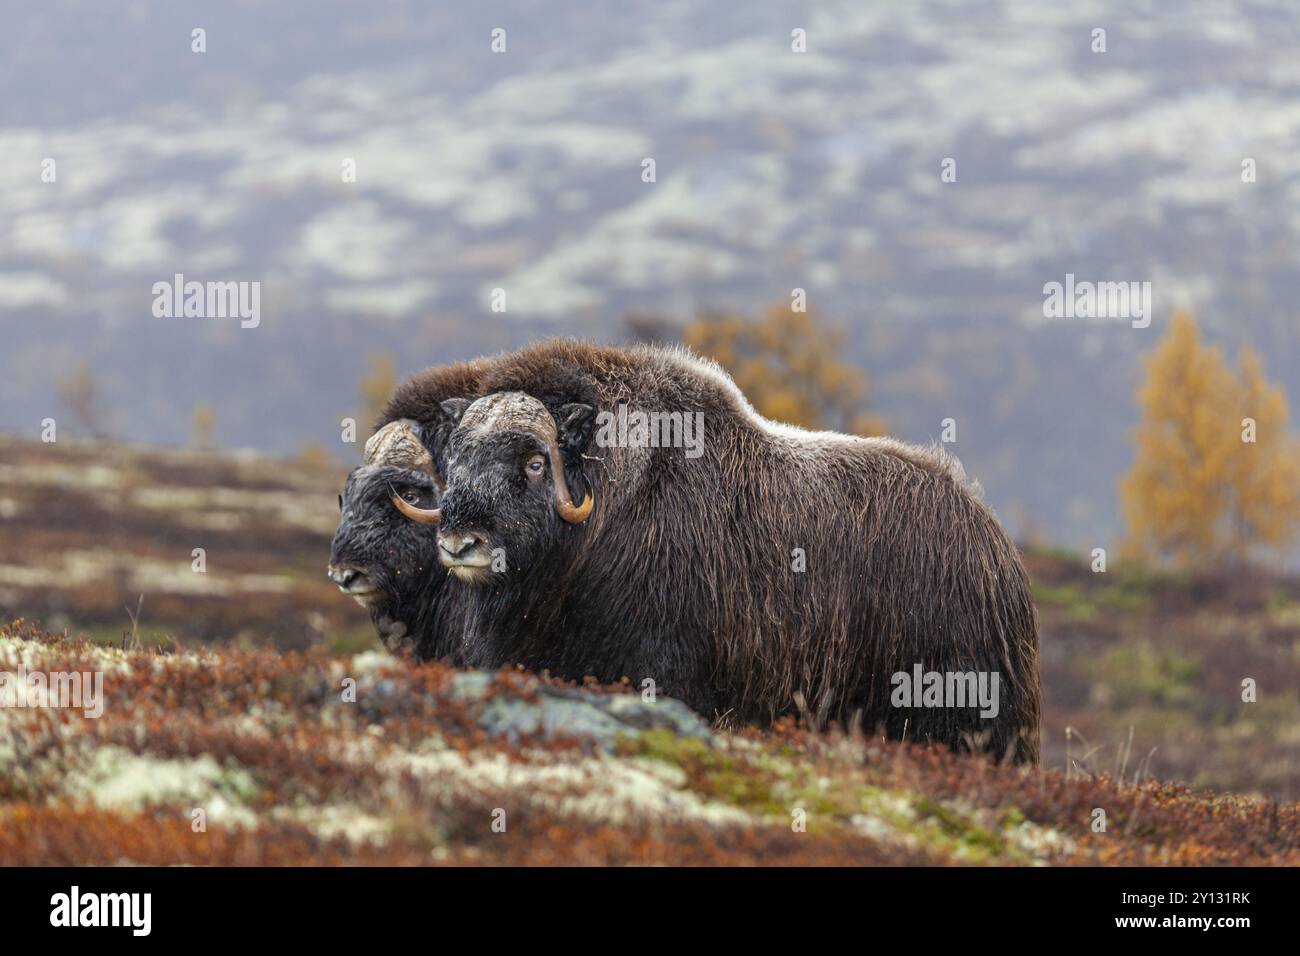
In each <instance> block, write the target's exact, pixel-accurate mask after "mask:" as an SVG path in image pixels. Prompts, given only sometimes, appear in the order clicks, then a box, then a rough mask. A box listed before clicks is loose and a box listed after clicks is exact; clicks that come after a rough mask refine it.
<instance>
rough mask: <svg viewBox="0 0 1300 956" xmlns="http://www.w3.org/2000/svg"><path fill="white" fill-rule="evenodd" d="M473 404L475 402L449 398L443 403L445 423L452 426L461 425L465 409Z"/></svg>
mask: <svg viewBox="0 0 1300 956" xmlns="http://www.w3.org/2000/svg"><path fill="white" fill-rule="evenodd" d="M473 404H474V403H473V401H471V400H470V399H468V398H449V399H447V400H446V401H444V402H442V403H441V407H442V414H443V415H444V416H446V418H445V421H447V422H449V423H450V424H452V425H458V424H460V417H461V416H462V415H464V414H465V409H467V408H469V407H470V406H471V405H473Z"/></svg>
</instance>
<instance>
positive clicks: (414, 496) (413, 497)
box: [402, 488, 421, 505]
mask: <svg viewBox="0 0 1300 956" xmlns="http://www.w3.org/2000/svg"><path fill="white" fill-rule="evenodd" d="M402 498H403V500H404V501H406V503H407V504H412V505H418V504H419V503H420V498H421V495H420V493H419V492H418V491H414V490H413V489H411V488H407V489H406V490H405V491H403V492H402Z"/></svg>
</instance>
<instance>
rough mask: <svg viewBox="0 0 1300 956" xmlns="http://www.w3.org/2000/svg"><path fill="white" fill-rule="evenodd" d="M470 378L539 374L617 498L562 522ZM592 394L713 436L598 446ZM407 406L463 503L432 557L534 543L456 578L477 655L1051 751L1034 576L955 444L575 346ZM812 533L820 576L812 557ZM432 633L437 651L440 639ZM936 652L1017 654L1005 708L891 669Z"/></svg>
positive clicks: (703, 371)
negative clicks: (682, 419) (853, 427)
mask: <svg viewBox="0 0 1300 956" xmlns="http://www.w3.org/2000/svg"><path fill="white" fill-rule="evenodd" d="M460 386H465V388H464V390H463V391H462V392H461V393H460V397H464V398H468V399H472V398H475V397H478V396H484V395H490V394H492V393H496V392H525V393H527V394H529V395H531V396H534V397H536V398H537V399H539V400H540V401H541V402H543V403H544V404H545V405H546V407H547V409H548V410H549V411H550V412H551V414H552V415H553V416H554V417H555V418H556V421H557V423H558V425H559V430H560V433H561V438H562V444H563V451H564V469H565V473H566V475H567V476H568V482H569V485H570V490H571V491H572V494H573V499H574V500H575V501H578V500H580V499H581V497H582V495H583V494H584V493H585V492H586V491H587V490H590V491H592V493H593V494H594V496H595V502H596V505H595V511H594V513H593V514H592V516H591V517H590V518H589V519H588V520H587V521H586V522H585V523H583V524H579V525H570V524H566V523H565V522H563V521H560V520H558V519H557V518H556V516H555V514H554V509H553V508H552V507H550V501H549V499H548V498H547V496H546V494H543V493H539V492H538V487H537V486H535V485H534V484H529V481H532V480H533V479H529V480H528V481H522V480H519V479H516V478H511V477H509V475H510V474H511V469H512V468H513V467H514V464H512V463H517V460H523V458H526V457H527V455H528V454H529V453H530V449H529V448H528V447H526V446H527V442H524V441H522V440H521V439H520V438H519V436H518V435H514V437H513V438H512V437H510V435H509V434H507V435H504V436H503V435H501V434H492V435H481V434H479V435H468V434H465V430H463V429H462V430H459V431H458V430H456V428H455V422H456V419H457V418H458V415H459V412H461V411H463V404H464V403H454V402H453V403H448V404H449V405H452V406H457V407H455V408H452V409H450V410H449V409H448V408H447V407H444V405H443V402H444V400H445V399H446V398H447V397H448V396H449V395H452V394H454V393H455V392H456V391H457V389H458V387H460ZM573 403H580V404H585V405H589V406H591V407H592V409H595V410H609V411H612V410H614V409H616V408H617V406H618V405H619V404H620V403H626V404H627V405H629V406H630V407H631V408H632V409H639V410H643V411H651V410H654V411H681V412H696V411H700V412H703V413H704V423H705V441H704V454H703V456H702V457H700V458H697V459H694V460H691V459H687V458H686V457H685V455H684V454H683V451H682V449H680V448H619V447H615V448H599V447H596V446H595V445H594V444H591V443H590V441H589V439H590V429H589V427H587V428H586V429H584V428H582V427H577V428H573V427H568V426H571V425H572V424H573V423H572V422H570V421H568V419H569V418H571V417H572V414H573V413H572V411H571V409H566V408H565V406H571V405H573ZM562 409H563V411H562ZM396 419H413V420H415V421H417V422H419V423H420V425H421V431H422V435H423V436H424V437H425V439H426V441H427V443H428V444H429V447H430V448H431V449H432V450H433V452H434V457H435V459H436V461H437V465H438V468H439V471H440V472H441V474H443V475H444V476H447V477H448V487H447V498H446V499H444V502H445V504H447V505H448V506H447V507H446V509H445V510H446V512H447V519H446V520H445V521H444V524H443V525H442V526H440V527H435V526H428V525H422V526H420V528H421V530H422V533H423V534H424V535H425V542H426V543H425V547H424V548H423V549H417V550H419V551H420V554H419V555H418V558H419V560H422V561H424V562H425V566H427V561H428V557H429V556H430V554H436V551H434V550H433V549H432V547H431V542H432V540H433V539H434V536H435V533H436V532H438V531H441V532H442V533H443V534H447V533H448V532H449V530H450V531H457V530H464V529H467V528H469V527H470V526H471V525H475V526H477V528H476V530H478V531H481V532H483V536H484V537H485V538H486V539H487V540H488V543H489V544H494V545H500V546H501V547H503V548H504V550H505V553H506V554H508V555H512V556H519V555H522V556H524V557H525V558H526V560H521V561H520V560H515V559H514V558H513V557H512V561H511V567H510V569H509V570H508V571H507V572H505V573H501V574H486V575H482V576H481V577H480V579H479V580H477V581H475V582H474V583H466V582H465V581H444V582H443V585H442V586H443V588H444V589H446V590H447V591H448V593H450V594H452V595H453V597H452V604H453V605H454V608H453V610H454V614H453V615H452V616H453V617H454V618H456V619H458V623H452V624H451V625H449V626H450V627H451V628H452V629H455V628H457V627H459V628H461V629H462V633H461V638H462V641H463V644H462V649H463V652H464V653H463V659H464V660H466V661H468V662H470V663H474V664H477V665H480V666H498V665H502V664H521V665H523V666H525V667H528V668H532V669H538V670H540V669H548V670H550V671H551V672H552V673H553V674H556V675H558V676H563V677H566V678H580V677H583V676H585V675H594V676H595V677H597V678H599V679H601V680H606V681H610V680H617V679H619V678H621V677H624V676H627V677H629V678H631V679H632V681H633V682H634V683H635V684H637V685H638V686H639V685H640V684H641V682H642V680H643V679H645V678H649V679H652V680H654V681H655V683H656V685H657V688H658V690H659V691H660V692H662V693H665V694H668V695H671V696H674V697H678V698H680V699H683V700H684V701H686V702H687V703H688V704H690V705H691V706H692V707H694V708H695V709H697V710H699V711H700V712H702V713H704V714H705V715H707V716H710V717H713V718H715V719H721V720H722V721H723V722H726V723H751V722H752V723H760V724H761V723H767V722H770V721H771V720H772V719H774V718H775V717H776V716H778V715H781V714H785V713H791V712H794V711H796V710H797V709H798V707H799V705H798V704H797V703H796V701H799V700H802V701H803V702H804V703H803V707H804V709H806V710H807V711H809V712H811V713H812V714H814V715H816V716H817V717H819V718H821V719H828V718H833V719H837V720H840V721H843V722H849V721H852V720H853V719H855V716H857V717H859V718H860V719H861V720H862V721H863V723H864V725H865V727H866V729H867V730H868V731H870V730H872V729H876V730H879V731H881V732H883V733H885V734H887V735H888V736H890V737H894V738H904V737H905V738H906V739H911V740H934V741H939V742H942V743H945V744H947V745H949V746H951V747H953V748H956V749H975V750H980V751H985V752H988V753H991V754H992V755H994V756H995V757H1002V756H1005V755H1009V756H1010V757H1011V758H1012V759H1014V760H1016V761H1018V762H1035V761H1036V760H1037V757H1038V722H1039V678H1038V636H1037V624H1036V615H1035V611H1034V607H1033V603H1032V600H1031V596H1030V589H1029V583H1028V580H1027V578H1026V575H1025V572H1024V569H1023V566H1022V565H1021V562H1020V559H1019V556H1018V554H1017V552H1016V549H1015V546H1014V545H1013V543H1012V542H1011V541H1010V539H1009V538H1008V537H1007V535H1006V533H1005V532H1004V531H1003V529H1002V528H1001V526H1000V525H999V524H998V522H997V520H996V519H995V518H994V517H993V515H992V514H991V513H990V511H989V510H988V508H987V507H985V506H984V505H983V504H982V502H981V501H980V500H979V499H978V498H977V496H976V495H975V494H973V493H972V492H971V490H970V489H969V488H968V487H967V486H966V483H965V481H964V477H963V476H962V474H961V471H960V466H959V465H957V463H956V462H955V460H954V459H951V458H950V457H948V456H946V455H944V454H943V453H941V452H938V451H928V450H924V449H920V448H916V447H914V446H908V445H904V444H902V443H899V442H896V441H893V440H890V439H863V438H854V437H849V436H845V435H839V434H834V433H809V432H804V431H801V430H798V429H792V428H787V427H785V426H780V425H775V424H773V423H770V422H767V421H766V420H764V419H762V418H760V417H759V416H758V415H757V414H756V413H754V411H753V410H752V408H750V406H749V404H748V403H747V402H746V401H745V399H744V397H743V396H742V395H741V394H740V393H739V391H738V390H737V389H736V388H735V386H734V384H732V383H731V381H730V379H729V378H728V377H727V376H726V375H725V374H724V373H723V372H721V370H719V369H718V368H717V367H716V366H714V365H713V364H712V363H707V362H704V361H702V360H700V359H697V358H695V357H693V356H690V355H689V354H687V353H684V352H680V351H675V350H668V349H661V348H651V347H638V348H633V349H621V348H613V347H602V346H595V345H589V344H584V343H579V342H573V341H556V342H548V343H543V344H540V345H536V346H533V347H530V348H526V349H523V350H520V351H518V352H515V353H510V354H506V355H503V356H499V357H496V358H494V359H490V360H481V361H478V362H474V363H468V364H465V365H459V366H452V367H451V368H444V369H433V370H430V371H428V372H425V373H423V374H421V375H418V376H415V377H414V378H413V379H411V380H410V381H408V382H407V383H405V384H404V385H402V386H401V387H400V388H399V389H398V390H397V392H396V393H395V395H394V397H393V399H392V401H391V402H390V404H389V407H388V409H387V412H386V414H385V417H384V420H385V421H391V420H396ZM583 424H586V425H587V426H589V425H590V423H589V422H588V423H583V422H579V423H578V425H579V426H581V425H583ZM584 430H585V435H584ZM521 456H523V457H521ZM487 473H491V474H493V475H498V473H499V475H498V477H497V478H494V479H493V480H492V481H490V482H489V481H487V480H486V479H484V477H483V476H484V475H485V474H487ZM551 477H552V476H550V474H549V469H548V471H547V474H546V475H545V481H546V482H549V481H550V480H551ZM546 487H549V484H548V485H547V486H546ZM542 490H543V491H544V490H545V489H544V488H543V489H542ZM458 501H459V502H460V506H456V505H457V502H458ZM543 509H545V514H543ZM796 548H798V549H803V551H804V552H805V553H806V570H805V571H803V572H796V571H794V570H792V551H793V550H794V549H796ZM431 577H432V578H437V577H440V575H438V574H437V572H434V574H433V575H431ZM444 600H445V598H444ZM422 640H423V645H424V646H426V647H428V648H429V650H426V651H424V653H426V654H429V653H435V652H436V648H435V645H436V644H437V640H436V639H428V640H425V639H422ZM917 664H919V665H921V667H922V668H923V669H924V670H925V671H937V672H940V673H945V672H971V671H974V672H997V673H998V674H999V676H1000V681H1001V695H1000V702H999V707H1000V710H999V713H998V715H997V717H995V718H993V719H983V718H981V717H980V716H979V714H978V713H977V708H973V707H965V708H952V707H935V708H922V707H910V708H908V707H895V706H893V705H892V704H891V700H890V697H891V691H892V689H893V688H892V685H891V676H892V675H893V674H894V673H896V672H900V671H901V672H908V673H909V674H910V673H911V672H912V670H913V667H914V665H917Z"/></svg>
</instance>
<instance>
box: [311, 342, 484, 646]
mask: <svg viewBox="0 0 1300 956" xmlns="http://www.w3.org/2000/svg"><path fill="white" fill-rule="evenodd" d="M475 369H476V366H475V365H474V363H465V364H461V365H456V366H453V367H451V368H448V369H444V370H441V371H442V374H441V376H440V378H439V381H441V383H442V385H443V390H444V393H445V395H447V396H450V395H452V394H459V393H465V392H470V391H473V389H474V388H476V387H477V378H476V376H475ZM433 381H434V376H433V374H432V370H431V372H429V373H426V375H425V382H426V389H428V388H431V387H432V385H433ZM428 394H430V393H429V392H428V391H426V395H428ZM431 434H432V433H431ZM395 495H396V496H400V497H401V498H402V500H403V501H406V502H408V503H410V504H412V505H415V506H423V507H436V506H437V504H438V503H439V501H440V500H441V497H442V478H441V476H440V475H439V473H438V470H437V468H436V467H435V466H434V463H433V459H432V457H431V456H430V453H429V450H428V447H427V446H426V444H425V441H424V438H423V436H422V435H421V434H420V431H419V428H418V426H417V425H416V424H415V423H413V422H392V423H390V424H389V425H387V426H386V427H384V428H380V429H379V430H378V431H376V433H375V434H374V435H372V436H371V437H370V439H369V440H368V441H367V442H366V446H365V454H364V457H363V460H362V463H361V465H360V466H358V467H357V468H355V469H353V471H352V473H351V474H349V475H348V478H347V482H346V484H345V485H344V488H343V492H342V494H340V495H339V526H338V529H337V530H336V531H335V532H334V540H333V542H332V544H331V546H330V563H329V567H328V569H327V573H328V574H329V577H330V579H331V580H332V581H334V583H335V584H337V585H338V587H339V590H340V591H342V592H343V593H344V594H347V595H349V596H350V597H353V598H354V599H356V601H357V603H359V604H361V605H362V606H363V607H365V608H367V609H368V610H369V611H370V617H371V620H372V621H373V622H374V625H375V629H376V631H377V632H378V634H379V637H380V639H381V640H382V641H383V642H384V644H385V645H386V646H387V647H388V648H389V650H392V651H395V652H396V651H403V650H405V651H410V652H411V653H413V654H414V655H415V656H416V657H417V658H419V659H421V660H434V659H447V660H450V661H452V662H453V663H464V662H465V661H464V658H463V653H462V646H461V640H460V637H461V629H460V627H459V620H458V618H457V616H456V612H455V607H454V605H455V596H454V594H452V593H451V592H452V591H453V590H454V589H453V588H452V587H449V586H448V575H447V573H446V572H445V570H443V568H442V566H441V565H440V564H439V562H438V543H437V537H436V534H434V533H431V532H430V531H428V529H427V528H425V527H424V526H422V525H419V524H416V523H413V522H411V521H410V520H409V519H407V518H406V517H404V516H403V515H402V514H401V512H399V511H397V510H396V509H394V507H393V505H392V504H391V501H392V498H393V497H394V496H395Z"/></svg>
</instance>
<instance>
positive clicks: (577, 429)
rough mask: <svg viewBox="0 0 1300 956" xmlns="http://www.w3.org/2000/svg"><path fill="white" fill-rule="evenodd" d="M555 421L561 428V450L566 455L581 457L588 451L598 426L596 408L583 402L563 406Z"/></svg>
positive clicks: (559, 435) (559, 433) (559, 434)
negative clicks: (593, 430) (593, 433)
mask: <svg viewBox="0 0 1300 956" xmlns="http://www.w3.org/2000/svg"><path fill="white" fill-rule="evenodd" d="M555 420H556V424H557V425H558V426H559V429H558V437H559V439H560V448H562V449H563V450H564V451H565V453H566V454H569V455H579V454H581V453H582V452H584V451H586V450H587V445H588V444H589V443H590V442H591V432H592V429H593V428H594V427H595V424H596V410H595V409H594V408H592V407H591V406H590V405H584V404H582V403H581V402H572V403H570V404H568V405H561V406H560V414H559V415H557V416H556V419H555Z"/></svg>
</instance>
